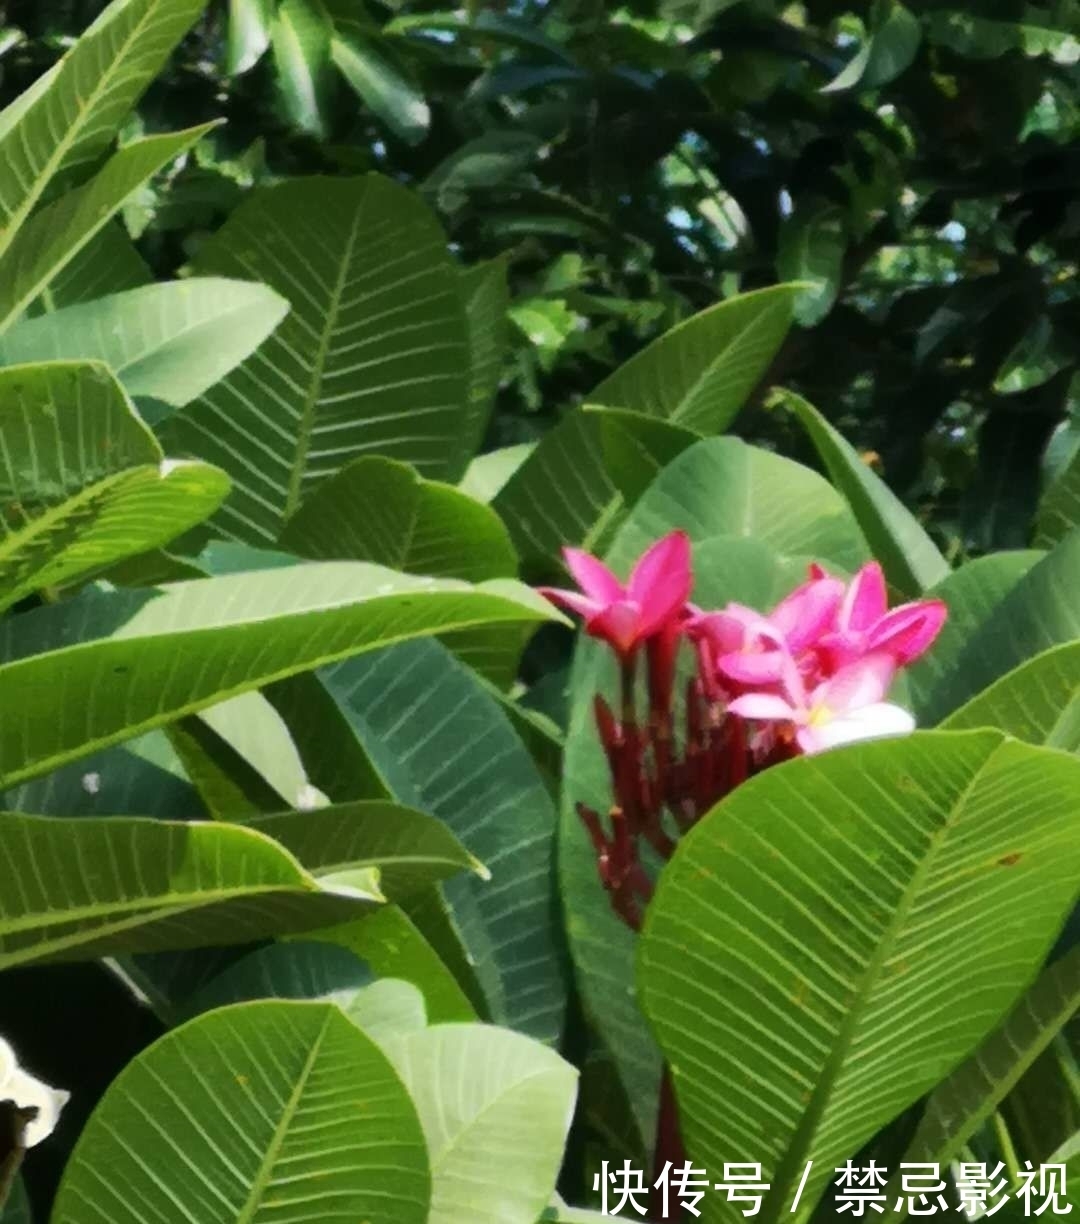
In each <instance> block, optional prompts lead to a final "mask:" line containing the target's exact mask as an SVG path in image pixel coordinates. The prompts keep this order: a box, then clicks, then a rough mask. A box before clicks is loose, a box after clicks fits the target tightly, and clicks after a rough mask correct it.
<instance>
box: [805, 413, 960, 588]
mask: <svg viewBox="0 0 1080 1224" xmlns="http://www.w3.org/2000/svg"><path fill="white" fill-rule="evenodd" d="M784 395H785V399H786V400H787V402H788V403H789V404H790V406H791V407H792V408H793V409H794V411H795V413H796V415H797V416H798V418H799V420H800V421H801V422H802V424H803V427H804V428H805V429H806V432H807V433H808V434H809V435H810V439H811V441H812V442H813V443H814V446H815V447H816V448H817V452H818V454H819V455H820V456H821V460H822V462H823V463H824V464H825V467H826V469H827V470H828V473H829V476H830V477H831V478H832V481H833V484H835V485H836V487H837V488H838V489H839V490H840V492H841V493H843V495H844V497H845V498H846V499H847V502H848V505H850V506H851V510H852V513H853V514H854V515H855V518H856V519H857V520H858V523H859V526H860V527H861V528H862V531H863V535H865V536H866V539H867V542H868V543H869V545H870V548H871V550H872V551H873V553H874V556H875V557H877V559H878V560H879V561H880V562H881V567H882V569H883V570H884V571H885V577H886V579H887V580H888V582H889V584H890V586H893V587H895V588H896V590H898V591H901V592H902V593H903V594H905V595H912V596H914V595H918V594H920V593H921V592H922V591H924V590H925V589H926V588H927V587H929V586H933V585H934V584H935V583H937V582H940V581H941V580H942V579H943V578H945V577H946V576H947V575H948V573H949V563H948V562H947V561H946V560H945V558H944V557H943V556H942V555H941V553H940V552H939V551H938V549H937V546H936V545H935V544H934V542H933V540H931V539H930V537H929V536H928V535H927V534H926V532H925V531H924V530H923V528H922V526H921V525H920V524H919V522H918V521H917V520H916V519H915V517H914V515H913V514H912V513H911V511H910V510H908V508H907V507H906V506H905V505H904V504H903V502H901V501H900V499H899V498H898V497H897V496H896V494H895V493H893V491H892V490H891V489H890V488H889V486H888V485H887V484H885V482H884V481H883V480H881V479H880V478H879V477H878V476H876V475H875V474H874V471H873V469H871V468H870V466H869V465H868V464H866V463H864V462H863V461H862V460H861V459H860V458H859V456H858V454H857V453H856V451H855V448H854V447H853V446H851V444H850V443H849V442H847V441H846V440H845V439H844V438H843V437H841V435H840V434H839V433H837V431H836V430H835V429H833V427H832V426H831V425H830V424H829V422H828V421H826V420H825V418H824V417H823V416H822V415H821V413H820V412H818V411H817V409H816V408H814V407H812V406H811V405H810V404H808V403H807V402H806V400H804V399H802V398H801V397H800V396H797V395H794V394H792V393H791V392H785V393H784Z"/></svg>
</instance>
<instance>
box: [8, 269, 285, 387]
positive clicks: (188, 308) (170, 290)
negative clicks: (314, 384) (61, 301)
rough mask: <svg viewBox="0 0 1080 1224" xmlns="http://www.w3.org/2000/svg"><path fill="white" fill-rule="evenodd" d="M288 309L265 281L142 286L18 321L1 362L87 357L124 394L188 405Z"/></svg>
mask: <svg viewBox="0 0 1080 1224" xmlns="http://www.w3.org/2000/svg"><path fill="white" fill-rule="evenodd" d="M287 311H288V303H287V302H285V301H284V300H283V299H282V298H280V297H279V296H278V295H277V294H276V293H274V292H273V290H271V289H268V288H267V287H266V286H265V285H252V284H248V283H246V282H243V281H224V280H219V279H216V278H213V277H205V278H198V279H195V280H183V281H174V282H172V283H168V284H163V285H147V286H146V287H145V288H142V289H131V290H129V291H128V292H127V293H116V294H113V295H112V296H110V297H103V298H100V299H99V300H97V301H94V302H86V303H84V304H82V305H78V306H68V307H67V308H66V309H63V310H58V311H55V312H54V313H52V314H48V315H45V316H43V317H41V318H37V319H28V320H27V321H25V322H23V323H20V324H18V325H16V326H15V327H13V328H11V329H10V330H9V331H8V332H7V333H6V334H5V335H4V336H2V337H0V364H2V365H16V364H19V363H21V362H31V361H63V360H73V359H80V358H82V359H86V358H91V359H93V360H96V361H102V362H104V363H105V364H106V365H107V366H109V367H110V368H111V369H112V371H113V373H114V374H115V375H116V376H117V378H119V380H120V381H121V383H123V385H124V387H125V388H126V390H127V392H128V394H129V395H146V396H151V397H153V398H154V399H158V400H162V401H163V402H165V403H167V404H177V405H179V404H186V403H187V402H188V401H189V400H192V399H195V398H196V396H199V395H202V393H203V392H204V391H206V390H207V389H208V388H210V387H212V386H213V385H214V383H216V382H217V381H218V379H219V378H222V377H223V376H224V375H225V374H227V373H228V372H229V371H230V370H231V369H232V368H233V366H235V365H237V364H239V363H240V362H241V361H243V360H244V358H245V357H247V356H248V354H249V353H251V352H252V350H253V349H256V348H258V346H259V345H260V344H261V343H262V342H263V341H264V340H265V339H266V337H267V336H268V335H269V334H270V333H271V332H272V331H273V330H274V328H275V327H277V325H278V324H279V323H280V322H281V320H282V319H283V318H284V317H285V314H286V312H287Z"/></svg>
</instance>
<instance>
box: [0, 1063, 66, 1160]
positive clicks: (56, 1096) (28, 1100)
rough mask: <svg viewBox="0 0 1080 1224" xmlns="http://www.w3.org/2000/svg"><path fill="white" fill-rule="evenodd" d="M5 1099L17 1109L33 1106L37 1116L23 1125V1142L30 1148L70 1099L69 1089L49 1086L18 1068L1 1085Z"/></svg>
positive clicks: (52, 1125)
mask: <svg viewBox="0 0 1080 1224" xmlns="http://www.w3.org/2000/svg"><path fill="white" fill-rule="evenodd" d="M4 1100H5V1101H14V1102H15V1104H16V1105H17V1106H18V1107H19V1108H20V1109H36V1110H37V1111H38V1113H37V1117H36V1118H35V1119H34V1120H33V1122H31V1123H30V1124H29V1125H28V1126H27V1128H26V1146H27V1147H28V1148H32V1147H33V1146H34V1145H35V1144H38V1143H40V1142H41V1141H42V1139H48V1137H49V1136H50V1135H51V1134H52V1133H53V1131H54V1130H55V1129H56V1124H57V1122H58V1121H59V1120H60V1111H61V1110H62V1109H63V1108H64V1106H65V1105H66V1104H67V1103H68V1101H70V1100H71V1093H70V1092H64V1091H63V1090H62V1089H60V1088H50V1087H49V1085H48V1084H43V1083H42V1082H41V1080H36V1079H34V1077H33V1076H32V1075H29V1074H28V1073H27V1072H25V1071H23V1070H21V1069H18V1070H16V1071H15V1072H14V1074H13V1075H12V1076H11V1077H10V1078H9V1079H8V1082H7V1083H6V1084H5V1085H4Z"/></svg>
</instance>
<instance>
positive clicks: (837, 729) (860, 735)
mask: <svg viewBox="0 0 1080 1224" xmlns="http://www.w3.org/2000/svg"><path fill="white" fill-rule="evenodd" d="M808 730H809V728H808ZM812 730H813V747H808V746H807V745H805V744H804V745H803V749H804V751H806V752H822V751H824V750H825V749H826V748H836V747H838V746H839V745H840V744H854V743H857V742H858V741H859V740H871V739H885V738H887V737H888V736H892V735H908V734H909V733H910V732H912V731H914V730H915V719H914V718H912V716H911V715H910V714H909V713H908V712H907V710H903V709H901V708H900V706H897V705H891V704H890V703H889V702H887V701H879V702H876V703H875V704H874V705H868V706H863V708H862V709H861V710H852V712H851V713H850V714H842V715H840V716H839V717H837V718H834V719H832V720H831V721H830V722H827V723H825V724H824V725H823V726H820V727H814V728H813V729H812Z"/></svg>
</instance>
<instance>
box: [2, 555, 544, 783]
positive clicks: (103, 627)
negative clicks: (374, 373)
mask: <svg viewBox="0 0 1080 1224" xmlns="http://www.w3.org/2000/svg"><path fill="white" fill-rule="evenodd" d="M298 579H299V580H298ZM542 605H543V601H542V600H541V599H540V598H539V597H538V596H534V595H532V593H531V592H528V591H526V590H524V588H520V587H518V586H517V585H516V584H514V583H495V584H486V585H484V586H481V587H469V586H467V585H465V584H463V583H456V582H449V581H444V582H437V581H435V580H433V579H417V578H408V577H406V576H404V575H401V574H395V573H392V572H391V571H389V570H384V569H381V568H379V567H378V566H374V565H363V564H360V563H352V562H325V563H318V564H312V565H310V566H305V567H303V569H296V568H293V569H286V570H280V569H278V570H267V571H265V572H262V573H251V574H236V575H232V576H228V577H221V578H212V579H202V580H200V581H195V582H181V583H176V584H174V585H172V586H169V587H163V588H158V589H155V590H149V591H112V592H104V593H102V592H94V593H87V594H84V595H83V596H82V597H80V598H79V599H77V600H74V601H72V602H71V603H68V604H66V605H61V606H57V607H54V608H43V609H40V610H38V611H37V612H33V613H29V614H27V615H24V616H20V617H17V618H15V619H14V620H13V621H10V622H6V623H3V624H2V625H0V658H3V659H5V660H6V662H5V663H3V664H2V665H0V686H2V688H3V691H4V695H5V697H4V700H5V706H6V707H7V709H8V711H9V716H5V718H4V720H3V723H2V724H0V787H8V786H12V785H14V784H15V783H16V782H20V781H22V780H23V779H25V778H29V777H34V776H37V775H40V774H42V773H46V772H48V771H49V770H50V769H55V768H56V767H57V766H58V765H62V764H63V763H64V762H66V761H70V760H74V759H77V758H78V757H80V756H82V755H85V754H86V753H88V752H90V751H92V750H94V749H97V748H102V747H105V746H106V745H108V744H111V743H116V742H117V741H119V740H123V739H127V738H129V737H130V736H133V735H137V734H139V733H140V732H142V731H146V730H150V729H151V728H153V727H158V726H161V725H163V724H164V723H167V722H168V721H170V720H171V719H174V718H177V717H179V716H180V715H183V714H189V713H193V712H194V711H196V710H198V709H201V708H203V707H204V706H208V705H213V704H214V703H215V702H217V701H222V700H224V699H225V698H227V697H231V696H235V695H236V694H238V693H241V692H244V691H246V690H248V689H252V688H257V687H259V686H261V685H263V684H267V683H269V682H271V681H273V680H279V679H284V678H285V677H286V676H289V675H294V674H295V673H297V672H300V671H305V670H307V669H310V668H313V667H319V666H321V665H323V664H325V663H329V662H332V661H333V660H335V659H340V658H344V657H345V656H347V655H350V654H356V653H358V652H360V651H363V650H370V649H373V648H375V647H377V646H381V645H386V644H388V643H391V642H401V641H404V640H406V639H408V638H410V637H414V636H417V635H421V634H428V633H434V632H449V631H452V630H455V629H466V628H469V627H472V626H476V625H488V624H492V625H493V624H496V623H498V622H500V621H503V622H517V623H528V624H536V623H539V622H541V621H543V620H545V619H548V618H549V614H548V612H547V610H546V609H545V608H544V607H543V606H542ZM87 693H91V694H98V695H99V699H98V700H94V701H87V700H86V696H85V695H86V694H87Z"/></svg>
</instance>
